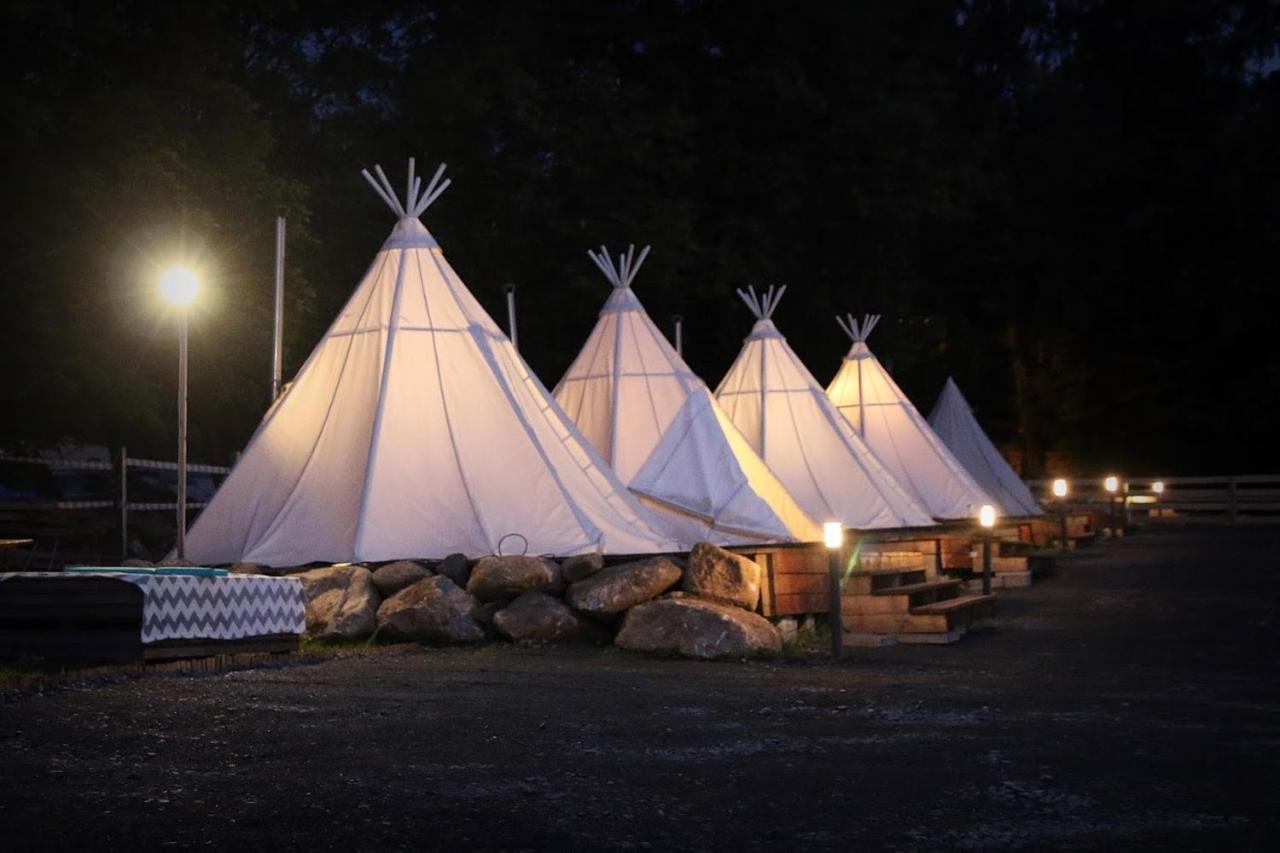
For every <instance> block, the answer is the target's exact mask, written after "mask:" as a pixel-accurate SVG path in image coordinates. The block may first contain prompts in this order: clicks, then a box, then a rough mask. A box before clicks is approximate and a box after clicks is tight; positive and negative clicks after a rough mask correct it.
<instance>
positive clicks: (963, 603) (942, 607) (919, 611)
mask: <svg viewBox="0 0 1280 853" xmlns="http://www.w3.org/2000/svg"><path fill="white" fill-rule="evenodd" d="M952 583H955V584H959V583H960V582H959V581H952ZM995 600H996V597H995V596H994V595H982V594H981V593H979V594H977V595H961V596H957V597H956V598H948V599H946V600H945V601H935V602H933V603H932V604H921V605H920V606H919V607H913V608H911V615H913V616H938V615H942V614H947V613H954V612H956V611H958V610H965V609H968V608H976V607H978V606H979V605H987V604H991V603H994V602H995Z"/></svg>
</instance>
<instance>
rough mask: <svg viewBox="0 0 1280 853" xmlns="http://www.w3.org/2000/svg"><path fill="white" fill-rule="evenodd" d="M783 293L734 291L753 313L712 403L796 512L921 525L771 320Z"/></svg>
mask: <svg viewBox="0 0 1280 853" xmlns="http://www.w3.org/2000/svg"><path fill="white" fill-rule="evenodd" d="M785 291H786V288H785V287H783V288H781V289H780V290H778V291H776V292H775V291H774V289H773V288H772V287H770V288H769V292H768V293H766V294H765V296H764V298H763V299H760V298H758V297H757V296H756V293H755V290H754V289H750V291H749V293H747V292H743V291H741V290H739V291H738V295H739V296H741V297H742V300H743V301H744V302H746V303H747V307H748V308H750V309H751V312H752V313H753V314H755V316H756V318H757V319H756V324H755V327H754V328H752V330H751V334H750V335H748V336H747V338H746V340H745V342H744V343H743V346H742V351H741V352H740V353H739V354H738V358H737V360H736V361H734V363H733V366H732V367H730V368H729V372H728V373H727V374H725V377H724V379H723V380H722V381H721V382H720V387H719V388H717V389H716V399H717V400H718V401H719V402H720V405H721V406H722V407H723V408H724V410H725V413H726V414H728V415H729V417H730V419H731V420H732V421H733V422H734V423H735V424H736V425H737V426H738V429H739V430H741V431H742V434H743V435H744V436H745V437H746V439H747V441H748V442H750V443H751V446H752V447H753V448H755V450H756V452H757V453H759V454H760V456H761V457H762V458H763V459H764V461H765V463H766V464H768V466H769V467H770V468H771V469H772V470H773V472H774V473H775V474H777V475H778V479H780V480H781V481H782V483H783V485H785V486H786V487H787V489H788V490H789V491H790V492H791V494H792V495H793V496H794V497H795V499H796V501H797V502H798V503H799V504H800V506H801V507H803V508H804V509H805V511H806V512H808V513H809V515H810V516H811V517H813V518H814V519H817V520H819V521H840V522H842V523H843V524H844V525H845V526H846V527H854V528H860V529H873V528H890V527H926V526H929V525H932V524H933V519H932V518H930V516H929V513H928V511H926V510H925V509H924V508H923V507H922V506H920V505H919V504H918V503H917V502H916V501H915V500H914V499H913V498H912V497H911V496H910V495H909V494H907V492H906V491H905V490H904V489H903V488H902V486H900V485H899V484H898V483H897V481H895V480H894V479H893V476H892V475H891V474H890V473H889V472H888V471H886V470H885V469H884V467H883V466H882V465H881V464H880V461H879V460H878V459H876V457H875V455H874V454H872V453H871V451H870V450H868V449H867V446H866V445H865V444H863V443H862V441H861V440H860V439H859V438H858V436H857V435H855V434H854V432H853V430H852V429H851V428H850V426H849V423H848V422H847V421H846V420H845V419H844V418H842V417H841V416H840V413H839V412H837V411H836V410H835V407H834V406H832V405H831V401H829V400H828V399H827V395H826V394H825V393H824V392H823V390H822V386H821V385H819V384H818V383H817V381H816V380H815V379H814V378H813V375H812V374H810V373H809V371H808V369H807V368H806V367H805V366H804V364H803V363H801V361H800V359H799V357H798V356H796V354H795V353H794V352H793V351H792V349H791V347H790V346H789V345H788V344H787V341H786V339H785V338H784V337H783V336H782V333H781V332H779V331H778V329H777V327H776V326H774V324H773V320H771V319H770V316H771V315H772V314H773V310H774V309H775V308H776V307H777V305H778V300H779V299H781V298H782V294H783V293H784V292H785Z"/></svg>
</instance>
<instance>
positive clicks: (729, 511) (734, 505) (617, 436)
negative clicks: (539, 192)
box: [555, 246, 821, 545]
mask: <svg viewBox="0 0 1280 853" xmlns="http://www.w3.org/2000/svg"><path fill="white" fill-rule="evenodd" d="M587 254H588V255H589V256H590V257H591V260H592V261H593V262H595V265H596V266H597V267H599V269H600V272H602V273H603V274H604V276H605V278H606V279H608V281H609V283H610V284H611V285H613V293H612V294H611V295H610V296H609V299H608V300H607V301H606V302H605V304H604V308H602V309H601V311H600V319H599V320H598V321H597V322H596V326H595V328H594V329H593V330H592V331H591V335H590V337H588V338H587V342H586V344H585V345H584V346H583V347H582V351H581V352H580V353H579V354H578V357H577V358H576V359H575V360H574V362H573V364H572V365H570V367H569V370H568V372H566V373H565V375H564V377H563V378H562V379H561V380H560V384H558V385H557V386H556V389H555V398H556V401H557V402H559V403H560V405H561V407H562V408H563V409H564V411H565V413H566V414H567V415H568V416H569V417H570V418H571V419H572V420H573V421H574V423H576V424H577V425H578V428H579V429H581V430H582V433H583V435H584V436H586V438H587V440H589V441H590V442H591V443H592V445H593V446H594V447H595V448H596V450H598V451H599V452H600V454H601V455H602V456H603V457H604V458H605V459H606V460H608V461H609V462H610V463H611V464H612V465H613V469H614V471H615V473H617V475H618V477H619V479H621V480H622V481H623V482H624V483H626V484H627V485H628V486H630V487H631V490H632V491H633V492H635V493H636V494H638V495H639V496H640V497H641V498H642V499H643V500H645V502H646V503H648V504H649V505H651V506H653V507H655V509H656V510H657V512H656V513H655V517H654V523H655V525H658V526H661V527H662V528H663V529H664V530H665V531H666V532H668V533H669V534H670V535H672V536H673V537H675V538H676V539H678V540H680V541H681V542H682V543H684V544H686V545H692V544H693V543H694V542H696V541H698V540H700V539H709V540H711V541H715V542H719V543H722V544H725V543H731V542H748V541H756V542H759V541H777V540H786V539H799V540H805V541H813V540H816V539H818V538H820V537H821V529H820V528H819V527H818V525H817V524H816V523H815V522H814V521H812V520H811V519H810V518H809V517H808V516H807V515H805V513H804V511H803V510H802V509H800V507H799V506H797V505H796V503H795V501H794V500H793V499H792V498H791V496H790V495H789V494H788V493H787V490H786V489H785V488H784V487H783V485H782V484H781V483H780V482H778V478H777V477H775V476H774V475H773V472H771V471H770V470H769V468H768V466H766V465H765V464H764V462H763V461H762V460H761V459H760V457H759V456H757V455H756V452H755V451H754V450H752V449H751V446H750V445H749V444H748V443H747V441H746V439H744V438H743V437H742V436H741V435H740V434H739V433H738V429H737V427H735V426H734V425H733V424H732V422H731V421H730V420H729V418H728V416H726V415H725V414H724V412H722V411H721V410H720V407H719V406H718V405H717V404H716V401H715V398H714V397H712V396H711V392H710V390H708V389H707V386H706V383H705V382H703V381H702V380H701V379H699V378H698V377H697V376H696V375H695V374H694V373H693V371H692V370H690V369H689V366H688V365H687V364H685V362H684V359H682V358H681V357H680V355H679V354H678V353H677V352H676V351H675V349H674V348H673V347H672V346H671V344H669V343H668V342H667V339H666V338H665V337H664V336H663V335H662V333H661V332H659V331H658V328H657V326H655V325H654V323H653V321H652V320H651V319H650V318H649V315H648V314H647V313H645V310H644V307H643V306H642V305H641V304H640V300H638V299H637V298H636V295H635V292H634V291H633V290H632V289H631V283H632V281H634V279H635V276H636V273H637V272H639V270H640V265H641V264H643V263H644V259H645V258H646V257H647V256H648V254H649V247H648V246H645V247H644V249H643V250H642V251H641V252H640V255H639V257H636V254H635V247H634V246H632V247H630V248H629V249H628V250H627V252H626V253H625V254H622V255H620V256H619V257H618V260H617V261H616V262H615V261H614V259H613V258H612V257H611V256H610V254H609V251H608V249H605V248H604V247H601V249H600V253H599V254H596V253H595V252H588V253H587Z"/></svg>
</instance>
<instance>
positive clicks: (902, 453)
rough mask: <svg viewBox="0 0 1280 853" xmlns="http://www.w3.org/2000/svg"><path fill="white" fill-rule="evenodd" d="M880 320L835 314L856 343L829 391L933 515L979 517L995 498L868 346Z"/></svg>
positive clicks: (901, 480)
mask: <svg viewBox="0 0 1280 853" xmlns="http://www.w3.org/2000/svg"><path fill="white" fill-rule="evenodd" d="M879 320H880V317H879V316H878V315H868V316H866V317H864V318H863V320H862V323H861V324H859V323H858V321H857V320H855V319H854V318H853V316H852V315H850V316H849V317H848V319H847V320H845V319H842V318H840V317H837V318H836V322H837V323H839V324H840V328H842V329H844V331H845V334H847V335H849V337H850V338H852V339H853V346H852V347H851V348H850V350H849V354H848V355H846V356H845V357H844V363H843V364H842V365H841V366H840V371H839V372H838V373H837V374H836V377H835V379H833V380H831V384H830V385H829V386H827V395H828V396H829V397H830V398H831V401H832V402H833V403H835V405H836V407H837V408H838V409H839V410H840V411H841V412H842V413H843V414H844V416H845V417H846V418H848V419H849V423H851V424H852V425H853V428H854V429H855V430H856V431H857V433H858V435H859V436H861V437H862V439H863V440H864V441H865V442H866V443H867V445H868V446H869V447H870V448H871V449H872V450H873V451H874V452H875V454H876V456H877V457H878V458H879V459H880V461H881V462H883V463H884V465H885V467H886V468H888V469H889V471H890V472H891V473H892V474H893V475H894V477H896V478H897V480H898V482H900V483H902V485H903V486H905V487H906V488H907V489H909V490H910V492H911V494H912V495H913V496H914V497H915V499H916V500H917V501H919V502H920V503H921V504H922V505H923V506H925V507H926V508H927V509H928V510H929V512H930V513H932V514H933V516H934V517H935V518H939V519H962V518H968V519H972V518H975V517H977V515H978V510H979V509H981V508H982V505H983V504H985V503H992V502H993V501H992V500H991V498H989V497H988V496H987V494H986V493H985V492H984V491H983V490H982V487H981V486H979V485H978V484H977V483H976V482H974V479H973V477H971V476H969V472H967V471H966V470H965V469H964V466H962V465H961V464H960V463H959V462H957V461H956V458H955V457H954V456H952V455H951V451H949V450H947V448H946V445H944V444H943V443H942V442H941V441H940V440H939V439H938V437H937V436H936V435H934V434H933V430H931V429H930V428H929V424H928V423H926V422H925V419H924V416H922V415H921V414H920V412H919V411H917V410H916V407H915V406H913V405H912V404H911V401H910V400H909V399H907V395H906V394H903V393H902V389H901V388H899V387H898V383H896V382H894V381H893V378H892V377H891V376H889V371H887V370H885V369H884V366H883V365H881V364H880V361H879V359H877V358H876V357H875V355H873V354H872V352H871V350H870V349H868V348H867V336H868V335H869V334H871V330H872V329H874V328H875V326H876V323H878V322H879Z"/></svg>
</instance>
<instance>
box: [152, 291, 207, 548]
mask: <svg viewBox="0 0 1280 853" xmlns="http://www.w3.org/2000/svg"><path fill="white" fill-rule="evenodd" d="M198 289H199V285H198V283H197V281H196V274H195V273H193V272H192V271H191V270H189V269H186V268H185V267H172V268H170V269H168V270H165V272H164V274H163V275H161V276H160V295H161V296H163V297H164V298H165V299H166V300H167V301H168V302H169V303H170V304H172V305H174V306H176V307H177V309H178V496H177V497H178V502H177V521H178V539H177V544H176V545H175V547H174V552H175V554H176V555H177V557H178V559H180V560H181V559H185V557H186V546H187V319H188V306H190V305H191V302H192V301H193V300H194V299H195V298H196V292H197V290H198Z"/></svg>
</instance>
